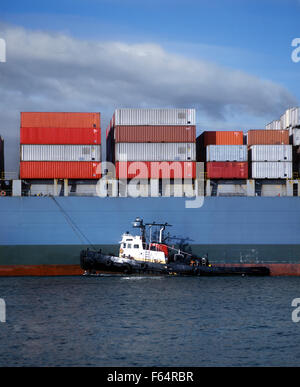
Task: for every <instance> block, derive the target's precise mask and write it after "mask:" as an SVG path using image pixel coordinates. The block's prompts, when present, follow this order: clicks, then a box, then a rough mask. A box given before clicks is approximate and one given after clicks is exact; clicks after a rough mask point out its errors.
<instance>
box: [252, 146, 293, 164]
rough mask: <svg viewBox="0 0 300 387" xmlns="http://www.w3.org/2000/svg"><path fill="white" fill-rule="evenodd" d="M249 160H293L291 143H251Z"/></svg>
mask: <svg viewBox="0 0 300 387" xmlns="http://www.w3.org/2000/svg"><path fill="white" fill-rule="evenodd" d="M250 157H251V161H293V147H292V145H252V146H251V147H250Z"/></svg>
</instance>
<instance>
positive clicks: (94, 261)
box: [80, 249, 270, 276]
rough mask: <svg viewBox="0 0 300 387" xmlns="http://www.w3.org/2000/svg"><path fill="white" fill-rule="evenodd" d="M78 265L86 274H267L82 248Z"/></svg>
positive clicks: (262, 269) (265, 271)
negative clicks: (139, 258) (133, 257)
mask: <svg viewBox="0 0 300 387" xmlns="http://www.w3.org/2000/svg"><path fill="white" fill-rule="evenodd" d="M80 266H81V268H82V269H83V270H85V271H86V274H95V273H97V272H101V273H125V274H145V275H149V274H152V275H153V274H156V275H185V276H226V275H239V276H241V275H247V276H268V275H270V270H269V269H268V268H267V267H264V266H261V267H242V266H232V267H231V266H226V267H216V266H191V265H188V264H184V263H176V262H172V263H168V264H161V263H154V262H143V261H137V260H134V259H128V258H120V257H116V256H113V255H107V254H103V253H102V252H101V251H93V250H89V249H87V250H83V251H82V252H81V254H80Z"/></svg>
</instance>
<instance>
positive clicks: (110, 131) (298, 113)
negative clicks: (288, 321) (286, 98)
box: [0, 108, 300, 276]
mask: <svg viewBox="0 0 300 387" xmlns="http://www.w3.org/2000/svg"><path fill="white" fill-rule="evenodd" d="M198 132H199V130H198ZM104 145H105V149H106V156H105V158H104V157H103V141H102V138H101V120H100V113H51V112H48V113H39V112H22V113H21V116H20V171H19V175H18V176H17V178H14V179H10V178H9V176H8V174H7V173H5V164H4V140H3V139H2V138H1V141H0V174H1V180H0V184H1V186H0V213H1V220H2V222H1V225H0V275H1V276H19V275H20V276H23V275H78V274H82V269H81V268H80V265H79V257H80V251H81V250H82V249H86V248H87V247H89V246H90V247H91V248H94V249H101V250H102V251H103V252H104V253H107V254H118V250H119V242H120V241H119V239H120V235H121V234H122V233H123V232H124V230H128V224H129V223H130V222H131V220H132V219H134V218H136V217H137V216H139V217H141V218H143V219H145V221H148V222H151V221H153V220H154V219H155V220H156V221H157V222H160V223H162V222H168V223H170V224H173V225H174V227H173V228H172V232H171V234H170V235H169V242H170V243H172V244H173V245H174V246H176V247H179V248H182V249H185V251H191V252H192V253H193V254H196V255H199V256H201V255H204V254H205V255H207V256H208V257H209V261H210V262H211V263H213V264H214V265H219V266H220V267H223V266H226V265H231V266H232V265H238V266H241V265H245V266H260V265H264V266H267V267H269V268H270V272H271V275H300V241H299V230H300V216H299V215H300V199H299V196H300V187H299V181H300V180H299V165H300V163H299V154H300V150H299V147H300V108H291V109H288V110H287V111H286V112H285V113H284V114H283V115H282V116H281V117H280V118H279V119H278V120H274V121H273V122H271V123H270V124H268V125H266V126H265V128H264V129H258V130H257V129H256V130H254V129H253V130H248V131H247V132H245V131H243V130H238V131H205V130H204V131H203V130H202V131H200V133H199V135H198V136H197V127H196V111H195V109H116V110H115V112H114V114H113V116H112V119H111V120H110V123H109V125H108V127H107V129H106V138H105V140H104ZM128 231H129V232H130V231H131V230H130V229H129V230H128Z"/></svg>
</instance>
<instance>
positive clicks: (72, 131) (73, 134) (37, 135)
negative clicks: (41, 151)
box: [20, 128, 101, 145]
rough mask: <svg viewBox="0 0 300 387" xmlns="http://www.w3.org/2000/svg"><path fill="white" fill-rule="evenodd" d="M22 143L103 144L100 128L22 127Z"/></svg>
mask: <svg viewBox="0 0 300 387" xmlns="http://www.w3.org/2000/svg"><path fill="white" fill-rule="evenodd" d="M20 143H21V144H31V145H32V144H47V145H64V144H66V145H95V144H97V145H98V144H99V145H100V144H101V129H100V128H21V131H20Z"/></svg>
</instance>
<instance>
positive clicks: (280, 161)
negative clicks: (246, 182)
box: [247, 129, 293, 179]
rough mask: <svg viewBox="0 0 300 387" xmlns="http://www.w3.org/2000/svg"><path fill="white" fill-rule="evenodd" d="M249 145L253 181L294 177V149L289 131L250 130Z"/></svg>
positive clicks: (248, 135) (248, 134)
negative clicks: (290, 141) (290, 142)
mask: <svg viewBox="0 0 300 387" xmlns="http://www.w3.org/2000/svg"><path fill="white" fill-rule="evenodd" d="M247 144H248V148H249V152H250V159H251V173H252V178H253V179H291V178H292V177H293V163H292V162H293V149H292V145H289V131H288V130H286V129H285V130H249V131H248V133H247Z"/></svg>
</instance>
